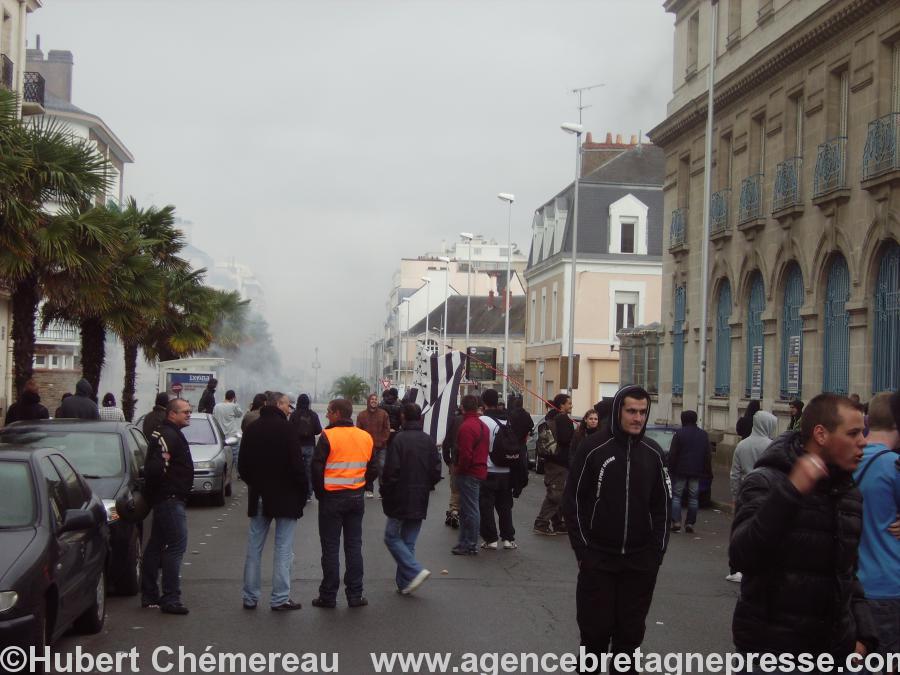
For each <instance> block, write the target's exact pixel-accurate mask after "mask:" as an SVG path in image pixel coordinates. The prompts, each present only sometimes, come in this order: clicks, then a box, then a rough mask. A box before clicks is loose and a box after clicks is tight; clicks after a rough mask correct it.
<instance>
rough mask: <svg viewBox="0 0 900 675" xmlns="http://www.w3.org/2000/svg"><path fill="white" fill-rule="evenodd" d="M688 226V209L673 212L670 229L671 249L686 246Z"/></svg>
mask: <svg viewBox="0 0 900 675" xmlns="http://www.w3.org/2000/svg"><path fill="white" fill-rule="evenodd" d="M686 225H687V209H686V208H684V209H675V210H674V211H672V226H671V228H670V229H669V248H673V247H675V246H681V245H682V244H684V235H685V229H686Z"/></svg>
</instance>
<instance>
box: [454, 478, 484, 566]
mask: <svg viewBox="0 0 900 675" xmlns="http://www.w3.org/2000/svg"><path fill="white" fill-rule="evenodd" d="M456 485H457V487H458V488H459V543H457V546H458V547H459V548H464V549H468V550H470V551H477V550H478V528H479V526H480V525H481V515H480V512H479V507H478V494H479V492H480V491H481V480H479V479H478V478H475V476H468V475H466V474H457V476H456Z"/></svg>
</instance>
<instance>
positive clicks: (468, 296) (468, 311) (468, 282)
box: [459, 232, 475, 354]
mask: <svg viewBox="0 0 900 675" xmlns="http://www.w3.org/2000/svg"><path fill="white" fill-rule="evenodd" d="M459 236H460V237H462V238H463V239H465V240H466V241H468V242H469V269H468V271H467V272H466V354H468V353H469V315H470V314H471V309H472V240H473V239H474V238H475V235H474V234H472V233H471V232H460V233H459Z"/></svg>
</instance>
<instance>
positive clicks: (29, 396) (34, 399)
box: [20, 391, 41, 405]
mask: <svg viewBox="0 0 900 675" xmlns="http://www.w3.org/2000/svg"><path fill="white" fill-rule="evenodd" d="M20 401H21V402H22V403H24V404H25V405H35V404H37V403H40V402H41V395H40V394H38V393H37V392H36V391H23V392H22V398H21V399H20Z"/></svg>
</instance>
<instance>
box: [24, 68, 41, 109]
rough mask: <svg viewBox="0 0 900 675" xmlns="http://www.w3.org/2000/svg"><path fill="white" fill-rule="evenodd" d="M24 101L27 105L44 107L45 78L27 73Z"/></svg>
mask: <svg viewBox="0 0 900 675" xmlns="http://www.w3.org/2000/svg"><path fill="white" fill-rule="evenodd" d="M22 99H23V100H24V101H25V102H26V103H38V104H40V105H41V106H43V105H44V76H43V75H41V74H40V73H25V82H24V84H23V85H22Z"/></svg>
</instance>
